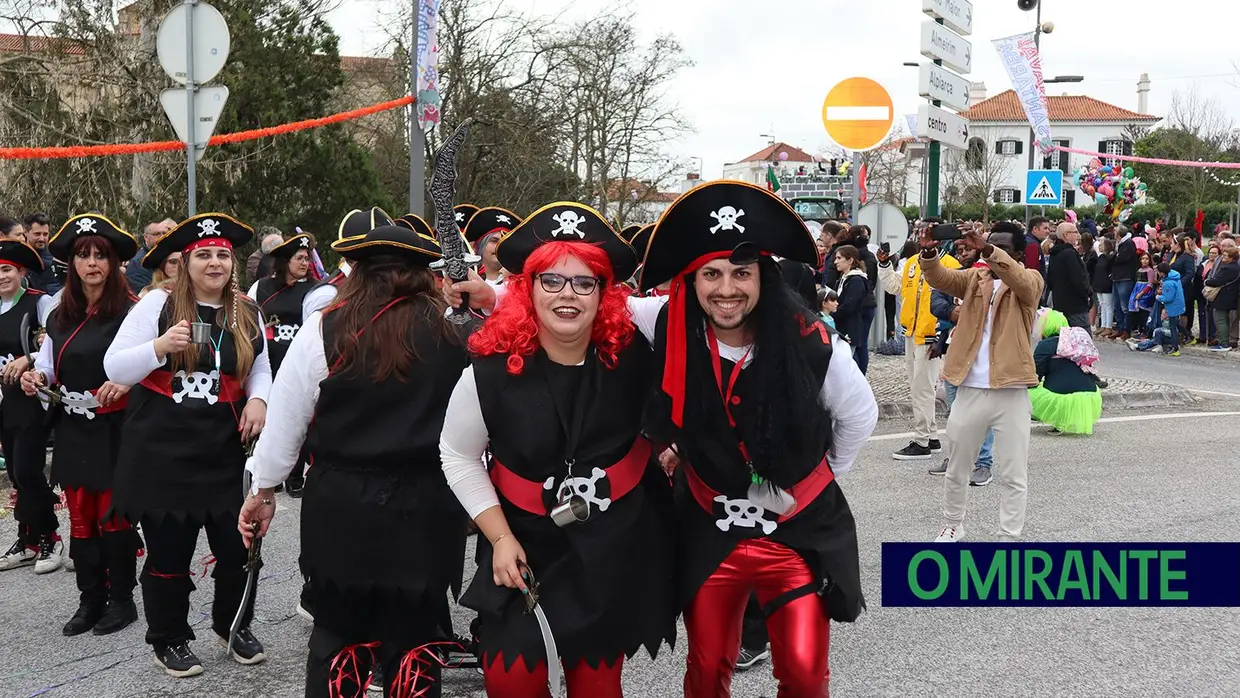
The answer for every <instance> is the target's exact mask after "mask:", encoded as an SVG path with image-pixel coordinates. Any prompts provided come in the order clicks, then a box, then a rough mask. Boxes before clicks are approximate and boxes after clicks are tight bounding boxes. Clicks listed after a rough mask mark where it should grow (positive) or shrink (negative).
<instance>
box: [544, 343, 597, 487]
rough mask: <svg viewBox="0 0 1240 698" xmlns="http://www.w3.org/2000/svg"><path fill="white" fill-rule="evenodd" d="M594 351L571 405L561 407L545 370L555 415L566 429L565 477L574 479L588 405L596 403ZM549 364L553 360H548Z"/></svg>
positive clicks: (587, 358)
mask: <svg viewBox="0 0 1240 698" xmlns="http://www.w3.org/2000/svg"><path fill="white" fill-rule="evenodd" d="M592 357H593V350H591V353H590V354H588V355H587V356H586V362H585V365H584V366H583V367H582V369H583V373H582V374H581V382H580V383H578V384H577V396H576V399H575V400H574V401H573V404H571V405H561V404H560V401H559V400H557V399H556V389H555V386H553V385H552V384H551V379H550V378H549V377H548V376H547V372H546V371H545V370H544V371H543V372H542V374H543V380H544V381H546V383H547V390H548V391H549V392H550V393H551V404H552V406H553V407H554V408H555V414H556V416H557V417H558V418H559V420H560V426H561V427H563V429H564V436H565V437H566V439H567V440H566V441H565V442H564V465H565V467H566V468H567V470H568V474H567V475H565V477H572V475H573V464H574V463H576V460H577V459H576V455H577V442H578V441H579V440H580V439H581V429H582V426H583V424H584V423H585V420H586V411H587V408H586V406H587V405H590V406H593V405H594V401H591V400H590V385H591V383H592V381H591V380H590V377H591V376H593V375H594V365H593V363H592V361H591V358H592ZM546 360H547V361H548V362H550V361H551V360H550V359H549V358H548V359H546Z"/></svg>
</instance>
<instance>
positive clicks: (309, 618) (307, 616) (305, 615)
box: [297, 601, 314, 625]
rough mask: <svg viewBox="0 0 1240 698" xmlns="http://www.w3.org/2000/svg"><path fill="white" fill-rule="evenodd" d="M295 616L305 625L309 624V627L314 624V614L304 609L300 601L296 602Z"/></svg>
mask: <svg viewBox="0 0 1240 698" xmlns="http://www.w3.org/2000/svg"><path fill="white" fill-rule="evenodd" d="M297 615H298V616H300V617H301V619H302V620H304V621H306V622H307V623H310V624H311V625H313V624H314V614H313V613H311V612H310V611H307V610H306V607H305V606H303V605H302V604H301V602H300V601H298V602H297Z"/></svg>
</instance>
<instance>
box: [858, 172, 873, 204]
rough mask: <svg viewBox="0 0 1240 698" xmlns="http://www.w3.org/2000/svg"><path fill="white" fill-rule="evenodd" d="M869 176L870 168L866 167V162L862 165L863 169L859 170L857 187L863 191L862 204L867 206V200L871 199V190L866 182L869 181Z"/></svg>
mask: <svg viewBox="0 0 1240 698" xmlns="http://www.w3.org/2000/svg"><path fill="white" fill-rule="evenodd" d="M869 176H870V173H869V170H868V168H867V167H866V164H865V163H864V162H863V163H861V169H859V170H857V177H858V178H859V179H858V184H857V186H858V188H860V190H861V203H862V204H865V200H866V199H868V198H870V190H869V188H868V187H867V186H866V184H867V182H866V180H867V179H869Z"/></svg>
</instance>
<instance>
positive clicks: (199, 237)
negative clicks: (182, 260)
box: [142, 213, 254, 269]
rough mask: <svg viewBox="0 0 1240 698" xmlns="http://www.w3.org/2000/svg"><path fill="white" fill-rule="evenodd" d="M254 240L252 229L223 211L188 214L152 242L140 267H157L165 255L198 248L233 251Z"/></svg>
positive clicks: (162, 261)
mask: <svg viewBox="0 0 1240 698" xmlns="http://www.w3.org/2000/svg"><path fill="white" fill-rule="evenodd" d="M253 239H254V229H253V228H251V227H250V226H248V225H246V224H245V223H242V222H241V221H239V220H237V219H236V218H233V217H232V216H229V215H227V214H223V213H200V214H198V215H196V216H190V217H189V218H186V219H185V220H183V221H181V222H180V223H178V224H177V227H175V228H173V229H172V230H169V231H168V233H167V234H166V235H164V236H163V237H161V238H160V239H159V240H158V241H156V242H155V247H154V248H152V249H151V251H150V252H147V253H146V256H145V257H143V258H142V266H144V267H146V268H147V269H158V268H159V266H160V265H161V264H163V263H164V260H166V259H168V255H171V254H172V253H173V252H180V253H182V254H185V253H188V252H192V251H193V250H194V249H196V248H199V247H226V248H228V249H230V250H235V249H236V248H238V247H241V246H242V245H245V244H247V243H249V242H250V240H253Z"/></svg>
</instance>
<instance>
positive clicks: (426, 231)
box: [392, 213, 435, 239]
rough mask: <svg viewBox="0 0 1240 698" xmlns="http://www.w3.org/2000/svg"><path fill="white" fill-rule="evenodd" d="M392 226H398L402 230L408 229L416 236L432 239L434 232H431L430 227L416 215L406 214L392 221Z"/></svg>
mask: <svg viewBox="0 0 1240 698" xmlns="http://www.w3.org/2000/svg"><path fill="white" fill-rule="evenodd" d="M392 225H399V226H400V227H402V228H408V229H410V230H412V231H413V232H415V233H417V234H418V235H425V236H426V237H428V238H431V239H434V237H435V231H434V230H431V226H430V224H429V223H427V222H426V221H425V220H423V219H422V217H421V216H419V215H418V214H416V213H407V214H405V215H403V216H401V217H400V218H397V219H396V220H394V221H392Z"/></svg>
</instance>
